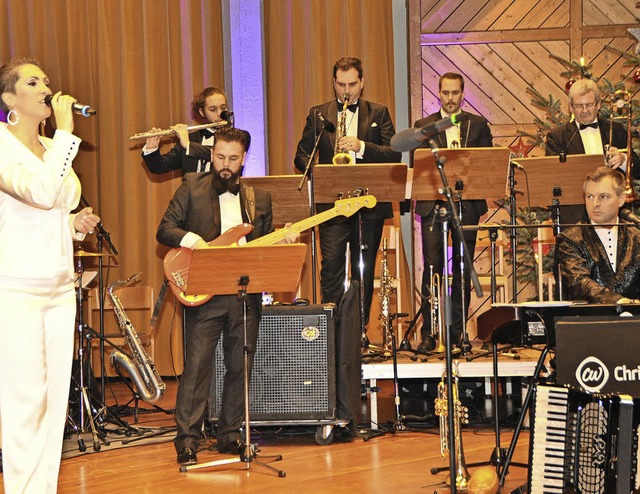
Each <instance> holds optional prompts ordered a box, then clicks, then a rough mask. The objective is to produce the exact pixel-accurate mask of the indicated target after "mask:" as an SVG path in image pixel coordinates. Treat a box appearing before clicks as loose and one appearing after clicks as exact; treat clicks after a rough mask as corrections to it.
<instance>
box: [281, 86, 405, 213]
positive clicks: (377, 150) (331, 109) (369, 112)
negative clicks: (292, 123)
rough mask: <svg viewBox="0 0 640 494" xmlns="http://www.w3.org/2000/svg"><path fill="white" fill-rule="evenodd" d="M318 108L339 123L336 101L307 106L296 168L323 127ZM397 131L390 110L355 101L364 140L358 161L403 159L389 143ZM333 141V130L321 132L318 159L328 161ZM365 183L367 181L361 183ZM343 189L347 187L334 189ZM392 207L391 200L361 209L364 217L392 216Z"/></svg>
mask: <svg viewBox="0 0 640 494" xmlns="http://www.w3.org/2000/svg"><path fill="white" fill-rule="evenodd" d="M318 112H320V113H321V114H322V116H323V117H324V118H325V120H327V121H329V122H332V123H333V124H334V125H335V126H336V128H337V127H338V122H337V119H338V103H337V101H336V100H335V99H334V100H331V101H328V102H327V103H324V104H322V105H319V106H314V107H312V108H311V109H310V110H309V115H308V116H307V121H306V123H305V126H304V130H303V131H302V138H301V139H300V142H299V143H298V148H297V150H296V156H295V160H294V163H295V166H296V168H297V169H298V170H300V171H304V169H305V166H306V165H307V161H308V160H309V154H311V151H312V150H313V146H314V144H315V139H316V136H317V135H318V133H319V132H320V130H321V129H322V122H321V121H320V119H319V118H318V116H317V113H318ZM347 118H349V116H348V115H347ZM395 133H396V131H395V128H394V126H393V121H392V120H391V115H390V114H389V109H388V108H387V107H386V106H384V105H380V104H378V103H373V102H371V101H366V100H363V99H362V98H360V99H359V101H358V139H360V140H361V141H364V143H365V149H364V154H363V156H362V159H357V160H356V164H358V163H398V162H400V161H401V160H402V153H399V152H397V151H394V150H393V149H391V147H390V146H389V142H390V141H391V138H392V137H393V135H394V134H395ZM335 145H336V133H335V132H327V131H326V130H325V131H324V132H323V133H322V137H321V138H320V142H319V143H318V151H317V154H318V158H319V161H318V163H320V164H331V160H332V159H333V154H334V150H335ZM362 185H363V187H366V185H367V184H362ZM337 192H344V193H345V194H346V193H347V192H350V191H346V190H345V191H336V193H337ZM329 207H330V206H328V205H321V206H319V207H318V211H322V210H325V209H328V208H329ZM392 216H393V210H392V207H391V204H390V203H378V204H377V206H376V207H374V208H373V209H364V210H363V217H368V218H391V217H392Z"/></svg>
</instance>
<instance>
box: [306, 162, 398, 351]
mask: <svg viewBox="0 0 640 494" xmlns="http://www.w3.org/2000/svg"><path fill="white" fill-rule="evenodd" d="M313 181H314V191H315V192H314V196H315V202H316V204H323V203H329V204H333V203H334V202H335V200H336V199H340V195H341V194H347V193H349V192H351V193H353V192H354V191H356V190H358V189H364V190H365V193H366V194H371V195H372V196H374V197H375V198H376V200H377V202H378V203H381V202H400V201H404V199H405V196H406V194H405V190H406V184H407V165H406V164H405V163H376V164H369V163H358V164H357V165H355V166H345V165H315V166H314V168H313ZM358 228H359V239H360V246H359V247H360V249H359V252H360V266H361V267H362V269H361V272H360V325H361V327H360V329H361V333H362V340H363V344H364V345H363V346H364V347H367V346H368V344H366V343H365V342H366V341H367V340H368V339H367V336H366V332H367V330H366V327H365V319H366V318H365V313H364V312H365V311H364V272H363V270H364V262H363V261H362V255H363V254H362V250H363V248H364V246H363V245H362V213H361V212H358ZM369 248H370V246H369ZM351 269H352V271H353V266H352V267H351ZM371 269H373V266H372V267H371Z"/></svg>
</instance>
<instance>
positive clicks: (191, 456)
mask: <svg viewBox="0 0 640 494" xmlns="http://www.w3.org/2000/svg"><path fill="white" fill-rule="evenodd" d="M178 463H180V464H181V465H195V464H196V463H198V458H197V457H196V450H195V449H193V448H180V450H179V451H178Z"/></svg>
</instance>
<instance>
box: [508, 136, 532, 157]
mask: <svg viewBox="0 0 640 494" xmlns="http://www.w3.org/2000/svg"><path fill="white" fill-rule="evenodd" d="M534 147H535V146H531V145H528V144H525V143H524V141H523V140H522V137H520V138H519V139H518V142H516V143H515V144H514V145H512V146H509V149H510V150H511V152H512V153H513V154H515V155H516V158H526V157H528V155H529V151H531V150H532V149H533V148H534Z"/></svg>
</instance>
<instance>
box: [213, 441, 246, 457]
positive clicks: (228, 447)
mask: <svg viewBox="0 0 640 494" xmlns="http://www.w3.org/2000/svg"><path fill="white" fill-rule="evenodd" d="M217 447H218V453H222V454H225V455H241V454H242V453H244V444H242V443H241V442H240V441H238V440H237V439H236V440H235V441H233V442H230V443H226V444H220V443H218V446H217Z"/></svg>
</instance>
